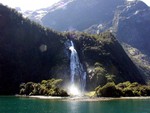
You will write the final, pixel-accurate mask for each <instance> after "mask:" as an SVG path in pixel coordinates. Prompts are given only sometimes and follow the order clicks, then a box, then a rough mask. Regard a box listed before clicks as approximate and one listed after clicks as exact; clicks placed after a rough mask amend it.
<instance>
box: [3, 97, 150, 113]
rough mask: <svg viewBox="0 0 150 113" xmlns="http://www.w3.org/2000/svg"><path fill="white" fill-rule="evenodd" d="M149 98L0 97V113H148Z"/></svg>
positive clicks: (149, 111)
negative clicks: (104, 99)
mask: <svg viewBox="0 0 150 113" xmlns="http://www.w3.org/2000/svg"><path fill="white" fill-rule="evenodd" d="M149 105H150V99H141V100H140V99H139V100H111V101H99V102H92V101H91V102H83V101H82V102H81V101H76V100H72V99H71V100H70V99H69V100H65V101H64V100H40V99H31V98H17V97H0V113H150V108H149Z"/></svg>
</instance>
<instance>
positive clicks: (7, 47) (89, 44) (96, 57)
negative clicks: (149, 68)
mask: <svg viewBox="0 0 150 113" xmlns="http://www.w3.org/2000/svg"><path fill="white" fill-rule="evenodd" d="M70 34H72V33H69V35H68V34H62V33H58V32H55V31H52V30H50V29H46V28H44V27H42V26H40V25H38V24H36V23H34V22H31V21H29V20H28V19H24V18H22V16H21V15H20V14H18V13H17V12H16V11H14V10H12V9H9V8H7V7H4V6H2V5H0V80H1V82H0V91H1V92H0V94H15V93H16V92H17V91H18V89H19V84H20V83H22V82H29V81H33V82H39V81H41V80H43V79H50V78H62V79H63V80H64V81H65V82H68V81H70V67H69V64H70V59H69V58H70V51H69V50H68V49H67V48H66V46H65V43H66V41H68V40H70V39H71V40H73V42H74V44H75V47H76V50H77V52H78V54H79V59H80V61H81V63H82V64H83V65H84V68H85V70H86V71H87V87H86V88H87V89H93V88H95V87H96V86H97V85H100V84H102V85H103V84H104V83H106V82H107V80H108V79H109V80H110V79H111V80H114V81H115V82H117V83H118V82H122V81H127V80H129V81H137V82H139V83H145V81H144V79H143V77H142V76H141V74H140V73H139V71H138V70H137V68H136V66H135V65H134V64H133V63H132V61H131V60H130V59H129V58H128V56H127V55H126V53H125V52H124V50H123V49H122V47H121V46H120V44H119V43H118V41H117V40H116V39H115V38H114V36H113V35H112V34H111V33H104V34H100V35H95V36H92V35H88V34H83V33H75V34H74V33H73V35H74V38H70ZM103 75H104V76H103ZM93 83H94V84H93Z"/></svg>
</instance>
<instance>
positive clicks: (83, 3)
mask: <svg viewBox="0 0 150 113" xmlns="http://www.w3.org/2000/svg"><path fill="white" fill-rule="evenodd" d="M66 1H67V2H66ZM70 1H71V2H68V0H62V1H61V2H62V3H63V4H65V5H62V6H63V7H62V6H59V7H61V8H57V9H55V10H54V11H50V12H49V13H48V14H47V15H45V16H44V17H43V18H42V22H43V25H44V26H47V27H50V28H53V29H55V30H59V31H66V30H80V31H81V30H84V29H86V28H88V27H90V26H91V25H93V24H98V23H105V22H106V23H107V22H109V21H111V20H112V19H113V17H114V11H115V9H116V7H117V6H118V5H121V4H123V3H124V0H117V2H115V0H109V1H107V0H70Z"/></svg>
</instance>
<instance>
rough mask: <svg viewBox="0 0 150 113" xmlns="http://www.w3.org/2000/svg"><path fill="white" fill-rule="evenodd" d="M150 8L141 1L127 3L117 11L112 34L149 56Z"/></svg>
mask: <svg viewBox="0 0 150 113" xmlns="http://www.w3.org/2000/svg"><path fill="white" fill-rule="evenodd" d="M149 18H150V8H149V7H148V6H147V5H146V4H144V3H143V2H141V1H137V2H129V3H127V4H126V5H124V6H121V7H119V8H118V9H117V11H116V14H115V17H114V20H113V32H114V33H115V34H116V36H117V37H118V39H119V40H120V41H122V42H125V43H128V44H130V45H131V46H133V47H135V48H137V49H139V50H140V51H142V52H143V53H145V54H147V55H150V42H149V40H150V39H149V37H150V33H149V31H150V27H149V25H150V19H149Z"/></svg>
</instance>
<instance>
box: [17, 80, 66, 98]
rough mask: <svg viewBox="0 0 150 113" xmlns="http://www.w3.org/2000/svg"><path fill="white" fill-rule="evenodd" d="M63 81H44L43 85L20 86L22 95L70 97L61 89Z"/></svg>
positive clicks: (23, 84)
mask: <svg viewBox="0 0 150 113" xmlns="http://www.w3.org/2000/svg"><path fill="white" fill-rule="evenodd" d="M61 83H62V79H50V80H42V81H41V83H34V82H27V83H22V84H20V95H45V96H63V97H64V96H68V94H67V92H66V91H65V90H63V89H61V88H60V86H61Z"/></svg>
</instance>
